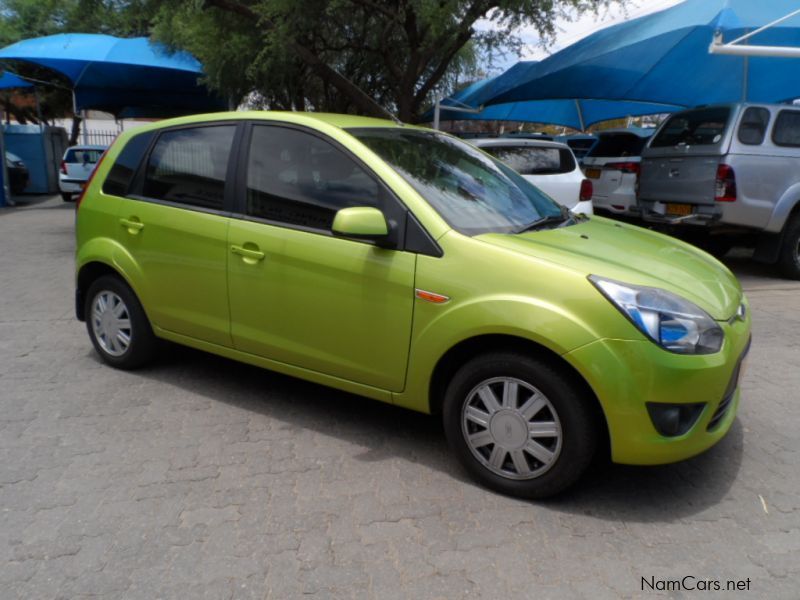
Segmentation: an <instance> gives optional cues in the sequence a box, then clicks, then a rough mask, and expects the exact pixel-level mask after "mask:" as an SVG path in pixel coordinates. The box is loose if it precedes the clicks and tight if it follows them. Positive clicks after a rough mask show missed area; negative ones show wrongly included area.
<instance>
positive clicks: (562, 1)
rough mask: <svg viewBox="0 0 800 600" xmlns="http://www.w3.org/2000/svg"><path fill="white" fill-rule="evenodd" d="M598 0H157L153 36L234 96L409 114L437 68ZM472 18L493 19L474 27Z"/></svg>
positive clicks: (549, 31) (429, 90)
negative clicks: (189, 57) (187, 55)
mask: <svg viewBox="0 0 800 600" xmlns="http://www.w3.org/2000/svg"><path fill="white" fill-rule="evenodd" d="M609 1H610V0H504V1H498V0H396V1H389V0H304V1H303V2H302V3H298V2H296V0H167V1H166V2H163V3H162V4H161V8H160V10H159V11H158V13H157V15H156V18H155V27H154V35H155V37H156V38H158V39H161V40H163V41H165V42H167V43H168V44H170V45H172V46H175V47H180V48H184V49H186V50H189V51H190V52H192V53H193V54H194V55H195V56H197V57H198V58H199V59H200V61H201V62H202V63H203V64H204V66H205V69H206V72H207V73H208V82H209V84H210V86H211V87H213V88H215V89H217V90H218V91H220V92H222V93H224V94H226V95H227V96H229V97H231V98H232V99H234V100H237V101H238V100H241V99H242V98H244V97H245V96H246V95H247V94H248V92H254V94H253V95H251V96H250V100H251V102H253V103H255V104H263V105H266V106H269V107H271V108H294V109H304V108H313V109H317V110H334V111H338V112H358V113H362V114H367V115H375V116H384V117H385V116H386V114H385V110H384V108H385V109H388V110H391V111H393V112H395V113H396V114H397V115H398V116H399V117H400V118H401V119H402V120H405V121H415V120H417V119H418V117H419V116H420V114H421V113H422V112H423V111H424V110H425V108H427V106H429V105H430V102H431V98H432V96H433V94H434V92H436V91H437V87H438V86H441V84H442V82H443V81H446V80H447V79H448V76H452V75H453V73H454V72H455V73H458V72H459V69H465V70H467V71H469V69H470V67H469V65H472V68H473V70H474V68H475V65H476V64H477V62H478V61H477V59H478V58H485V57H486V56H488V55H491V54H492V53H495V52H498V51H503V50H504V49H505V50H508V49H512V50H513V49H514V48H515V47H516V46H518V45H519V43H520V42H519V38H518V37H517V36H516V32H517V31H518V29H519V28H520V27H521V26H523V25H527V26H532V27H533V28H534V29H535V30H536V31H538V33H539V34H540V36H542V38H543V39H545V40H547V39H551V38H552V36H553V35H554V33H555V32H554V25H553V23H554V20H555V18H556V17H557V16H560V15H564V14H566V13H567V11H571V13H572V14H577V13H580V12H583V11H586V10H591V9H597V8H598V7H599V6H602V5H606V4H608V2H609ZM483 18H488V19H490V20H491V21H493V22H494V25H495V27H494V29H492V30H490V31H487V32H483V33H480V32H478V31H477V30H476V28H475V25H476V23H477V22H478V21H479V20H480V19H483ZM381 107H384V108H381Z"/></svg>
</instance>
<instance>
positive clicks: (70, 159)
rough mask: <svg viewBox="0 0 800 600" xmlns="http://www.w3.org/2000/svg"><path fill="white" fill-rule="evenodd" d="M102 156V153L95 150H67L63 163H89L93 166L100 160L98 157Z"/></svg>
mask: <svg viewBox="0 0 800 600" xmlns="http://www.w3.org/2000/svg"><path fill="white" fill-rule="evenodd" d="M102 154H103V151H102V150H99V149H97V148H70V149H69V150H67V155H66V156H65V157H64V162H66V163H89V164H91V165H93V164H95V163H96V162H97V161H98V160H100V155H102Z"/></svg>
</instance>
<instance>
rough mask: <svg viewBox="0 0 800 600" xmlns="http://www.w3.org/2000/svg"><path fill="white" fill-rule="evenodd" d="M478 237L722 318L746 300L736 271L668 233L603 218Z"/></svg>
mask: <svg viewBox="0 0 800 600" xmlns="http://www.w3.org/2000/svg"><path fill="white" fill-rule="evenodd" d="M477 239H480V240H482V241H484V242H487V243H490V244H493V245H496V246H500V247H503V248H507V249H509V250H513V251H516V252H519V253H521V254H526V255H529V256H532V257H535V258H537V259H540V260H546V261H550V262H553V263H557V264H559V265H562V266H564V267H567V268H569V269H572V270H574V271H577V272H580V273H581V274H583V275H586V276H588V275H598V276H600V277H605V278H608V279H614V280H617V281H620V282H622V283H632V284H635V285H645V286H650V287H657V288H662V289H665V290H668V291H670V292H673V293H674V294H678V295H679V296H682V297H684V298H686V299H687V300H690V301H692V302H694V303H695V304H697V305H698V306H699V307H700V308H702V309H703V310H705V311H706V312H707V313H708V314H709V315H711V317H712V318H714V319H716V320H718V321H723V320H727V319H728V318H730V317H731V316H733V315H734V314H735V312H736V310H737V309H738V307H739V304H740V303H741V300H742V288H741V285H740V284H739V281H738V280H737V279H736V277H735V276H734V275H733V273H731V272H730V271H729V270H728V269H727V268H726V267H725V265H723V264H722V263H720V262H719V261H717V260H716V259H714V258H713V257H711V256H710V255H708V254H706V253H705V252H703V251H701V250H698V249H697V248H695V247H694V246H691V245H689V244H686V243H684V242H681V241H680V240H676V239H674V238H671V237H668V236H666V235H662V234H659V233H655V232H652V231H649V230H647V229H642V228H640V227H635V226H633V225H627V224H624V223H618V222H616V221H612V220H610V219H604V218H602V217H592V218H590V219H588V220H586V221H583V222H580V223H577V224H575V225H571V226H567V227H559V228H555V229H546V230H540V231H531V232H528V233H523V234H517V235H514V234H502V233H487V234H483V235H480V236H477Z"/></svg>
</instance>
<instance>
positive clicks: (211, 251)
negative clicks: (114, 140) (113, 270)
mask: <svg viewBox="0 0 800 600" xmlns="http://www.w3.org/2000/svg"><path fill="white" fill-rule="evenodd" d="M236 132H237V125H236V124H233V123H209V124H199V125H192V126H186V127H179V128H171V129H165V130H163V131H161V132H160V133H159V134H158V137H157V138H156V139H155V141H154V143H153V144H152V148H151V150H150V152H149V156H148V157H147V159H146V162H145V164H144V166H143V168H142V170H141V171H142V172H141V173H140V175H139V177H138V178H137V182H136V183H135V184H134V188H133V189H132V190H131V193H129V194H128V195H127V196H126V197H125V198H123V199H122V204H121V208H120V211H119V213H118V214H119V225H120V228H121V231H122V237H121V241H122V243H123V245H124V246H125V248H126V250H127V251H128V252H129V253H130V254H131V255H132V257H133V259H134V260H135V262H136V263H137V265H138V267H139V269H140V270H141V272H142V273H143V277H142V280H143V281H144V284H143V285H144V287H143V289H140V290H137V291H138V292H139V293H140V294H141V295H142V300H143V304H144V306H145V308H146V310H147V311H148V316H149V318H150V320H151V321H152V322H153V324H154V325H156V326H158V327H160V328H162V329H165V330H167V331H170V332H172V333H177V334H179V335H183V336H186V337H190V338H193V339H198V340H202V341H205V342H210V343H213V344H218V345H222V346H230V345H231V337H230V314H229V310H228V287H227V261H228V249H227V241H228V224H229V221H230V219H229V214H230V212H229V207H230V204H231V202H232V194H233V190H232V187H230V186H231V184H230V183H229V182H230V178H229V177H228V172H229V170H232V169H233V168H234V165H235V160H234V158H233V156H232V152H231V150H232V148H233V140H234V137H235V135H236Z"/></svg>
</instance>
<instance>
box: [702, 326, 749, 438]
mask: <svg viewBox="0 0 800 600" xmlns="http://www.w3.org/2000/svg"><path fill="white" fill-rule="evenodd" d="M749 351H750V342H749V341H748V342H747V346H746V347H745V349H744V352H742V355H741V356H740V357H739V362H737V363H736V368H735V369H734V370H733V374H732V375H731V379H730V381H729V382H728V387H727V388H725V394H723V396H722V401H721V402H720V403H719V405H718V406H717V410H716V411H714V414H713V415H712V417H711V420H710V421H709V422H708V427H706V431H713V430H714V429H716V428H717V426H718V425H719V424H720V421H722V419H724V418H725V415H726V414H727V412H728V409H729V408H730V406H731V403H732V402H733V397H734V396H735V395H736V385H737V384H738V383H739V371H741V370H742V361H744V358H745V357H746V356H747V353H748V352H749Z"/></svg>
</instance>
